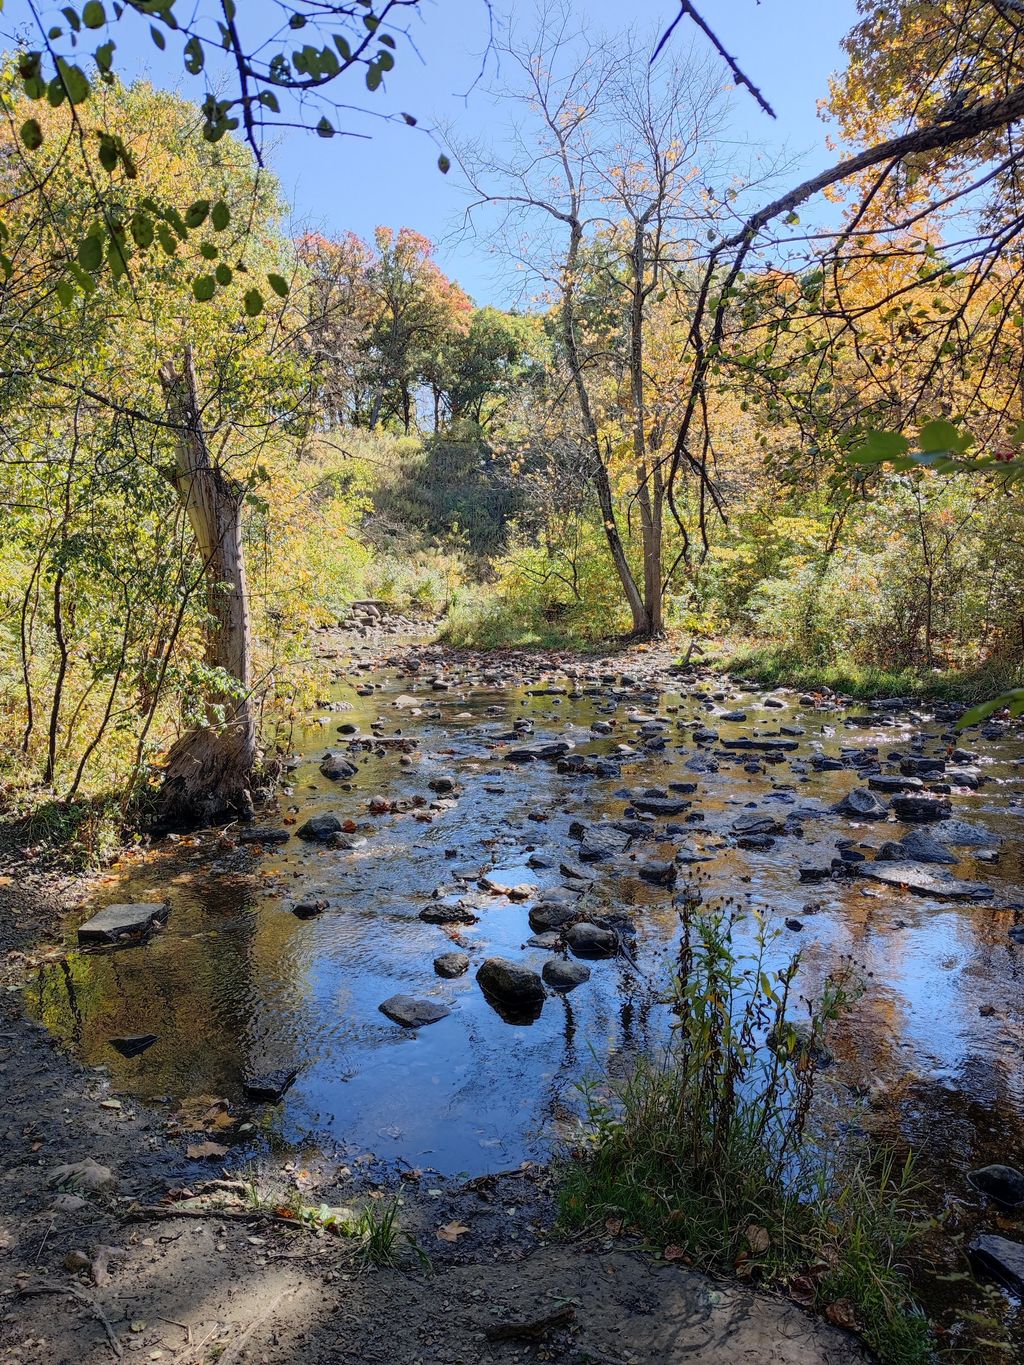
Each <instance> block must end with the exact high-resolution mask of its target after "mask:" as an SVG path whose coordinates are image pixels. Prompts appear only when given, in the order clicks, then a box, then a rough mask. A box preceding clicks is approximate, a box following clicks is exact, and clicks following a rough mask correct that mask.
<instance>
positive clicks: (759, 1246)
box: [744, 1223, 772, 1256]
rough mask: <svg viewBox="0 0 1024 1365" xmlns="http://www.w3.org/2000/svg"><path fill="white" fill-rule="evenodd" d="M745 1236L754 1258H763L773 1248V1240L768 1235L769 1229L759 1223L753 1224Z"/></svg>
mask: <svg viewBox="0 0 1024 1365" xmlns="http://www.w3.org/2000/svg"><path fill="white" fill-rule="evenodd" d="M744 1235H745V1236H746V1239H747V1245H748V1246H749V1247H750V1254H751V1255H752V1256H763V1255H764V1253H765V1252H766V1251H767V1250H768V1248H769V1247H770V1246H771V1241H772V1239H771V1237H770V1236H769V1235H768V1229H767V1228H763V1227H761V1226H760V1224H758V1223H751V1224H750V1225H749V1226H748V1228H747V1231H746V1233H745V1234H744Z"/></svg>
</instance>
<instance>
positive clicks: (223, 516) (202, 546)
mask: <svg viewBox="0 0 1024 1365" xmlns="http://www.w3.org/2000/svg"><path fill="white" fill-rule="evenodd" d="M160 382H161V384H162V385H163V389H164V394H165V401H166V405H167V416H168V420H169V421H170V422H171V424H172V426H173V427H174V429H175V433H176V436H175V458H176V464H175V470H174V473H173V474H172V476H171V481H172V482H173V484H174V486H175V488H176V489H177V490H178V494H179V496H180V497H181V500H182V503H183V505H184V507H185V510H186V512H187V514H188V519H189V523H190V525H191V527H192V530H193V533H194V534H195V538H196V544H197V546H198V549H199V553H200V555H201V556H202V562H203V571H204V575H205V581H206V610H207V616H208V625H207V631H206V663H207V664H208V665H209V666H210V667H211V668H215V669H218V670H220V672H221V673H222V674H223V675H225V676H224V686H223V687H222V688H213V689H211V691H210V693H209V695H208V696H207V698H206V721H205V724H203V725H200V726H197V727H196V728H195V729H192V730H190V731H188V732H187V733H186V734H184V735H183V736H182V737H181V739H179V740H178V741H177V743H176V744H175V745H174V746H173V747H172V749H171V752H170V754H169V755H168V759H167V764H166V766H165V769H164V778H163V783H162V786H161V788H160V793H159V796H158V798H157V808H158V816H159V818H160V820H161V821H162V822H164V823H168V824H184V825H192V824H196V823H210V822H214V821H217V820H223V819H227V818H231V817H234V816H243V817H248V816H250V815H251V814H252V808H253V802H252V795H251V791H250V787H251V782H252V774H253V771H254V769H255V767H256V764H257V761H258V758H259V751H258V743H257V734H256V715H255V710H254V707H253V704H252V699H251V697H250V688H251V686H252V677H251V672H252V668H251V629H250V621H249V593H248V587H247V584H246V576H245V557H244V552H243V546H242V492H241V491H240V490H239V489H238V488H236V487H235V486H234V485H233V484H232V482H231V480H230V479H228V478H227V477H226V476H225V474H224V472H223V470H221V469H220V468H219V467H218V466H217V465H216V464H215V463H214V461H213V459H212V458H211V456H210V450H209V446H208V445H207V441H206V435H205V432H204V430H203V421H202V413H201V410H200V406H199V397H198V391H197V387H196V376H195V369H194V366H193V360H192V348H191V347H190V346H189V347H186V349H185V356H184V364H183V367H182V369H181V370H178V369H177V368H176V367H175V366H174V365H173V364H167V365H164V366H163V367H162V368H161V370H160Z"/></svg>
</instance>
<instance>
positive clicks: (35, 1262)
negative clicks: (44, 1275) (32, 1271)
mask: <svg viewBox="0 0 1024 1365" xmlns="http://www.w3.org/2000/svg"><path fill="white" fill-rule="evenodd" d="M56 1221H57V1218H56V1215H55V1216H54V1217H53V1218H51V1219H50V1226H49V1227H48V1228H47V1229H46V1231H45V1232H44V1233H43V1240H42V1241H41V1242H40V1243H39V1250H38V1251H37V1252H36V1254H35V1256H33V1258H32V1264H33V1265H38V1264H39V1258H40V1256H42V1254H43V1248H44V1247H45V1246H46V1243H47V1239H48V1238H49V1236H50V1233H51V1232H52V1231H53V1225H54V1223H56Z"/></svg>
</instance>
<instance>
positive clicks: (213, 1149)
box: [185, 1142, 228, 1161]
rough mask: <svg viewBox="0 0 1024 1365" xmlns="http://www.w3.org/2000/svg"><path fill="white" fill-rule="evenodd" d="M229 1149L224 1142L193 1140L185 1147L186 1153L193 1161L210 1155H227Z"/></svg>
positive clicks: (202, 1159)
mask: <svg viewBox="0 0 1024 1365" xmlns="http://www.w3.org/2000/svg"><path fill="white" fill-rule="evenodd" d="M227 1151H228V1149H227V1148H226V1147H225V1146H224V1144H223V1143H222V1142H193V1143H192V1144H191V1145H190V1146H188V1147H186V1148H185V1155H186V1156H187V1157H190V1158H191V1159H192V1160H193V1161H204V1160H206V1159H207V1158H208V1157H215V1156H226V1155H227Z"/></svg>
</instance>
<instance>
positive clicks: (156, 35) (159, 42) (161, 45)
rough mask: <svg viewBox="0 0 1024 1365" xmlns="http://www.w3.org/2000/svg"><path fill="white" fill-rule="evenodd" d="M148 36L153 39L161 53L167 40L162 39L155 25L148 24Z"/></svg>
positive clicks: (161, 34)
mask: <svg viewBox="0 0 1024 1365" xmlns="http://www.w3.org/2000/svg"><path fill="white" fill-rule="evenodd" d="M149 36H150V37H151V38H152V39H153V42H154V43H155V45H156V46H157V47H158V48H159V49H160V51H161V52H163V50H164V48H165V47H166V46H167V39H166V38H165V37H164V35H163V32H162V31H161V30H160V29H158V28H157V26H156V24H150V26H149Z"/></svg>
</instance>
